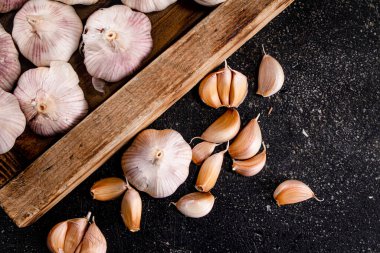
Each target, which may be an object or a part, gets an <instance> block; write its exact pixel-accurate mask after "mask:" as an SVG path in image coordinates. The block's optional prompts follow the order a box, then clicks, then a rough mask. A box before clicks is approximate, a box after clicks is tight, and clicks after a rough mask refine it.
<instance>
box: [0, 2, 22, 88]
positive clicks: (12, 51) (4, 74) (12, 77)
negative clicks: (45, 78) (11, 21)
mask: <svg viewBox="0 0 380 253" xmlns="http://www.w3.org/2000/svg"><path fill="white" fill-rule="evenodd" d="M0 6H1V3H0ZM0 48H1V50H0V88H1V89H3V90H5V91H11V90H12V88H13V84H14V83H15V81H16V80H17V78H18V77H19V76H20V74H21V65H20V61H19V60H18V51H17V49H16V47H15V44H14V43H13V39H12V36H11V35H10V34H9V33H7V32H6V31H5V30H4V28H3V26H2V25H1V24H0Z"/></svg>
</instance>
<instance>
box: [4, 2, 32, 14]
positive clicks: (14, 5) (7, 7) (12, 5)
mask: <svg viewBox="0 0 380 253" xmlns="http://www.w3.org/2000/svg"><path fill="white" fill-rule="evenodd" d="M26 1H28V0H1V1H0V13H7V12H10V11H12V10H16V9H18V8H21V6H22V5H23V4H24V3H25V2H26Z"/></svg>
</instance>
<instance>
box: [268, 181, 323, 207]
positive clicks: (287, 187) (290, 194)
mask: <svg viewBox="0 0 380 253" xmlns="http://www.w3.org/2000/svg"><path fill="white" fill-rule="evenodd" d="M273 198H274V199H275V200H276V202H277V205H279V206H283V205H288V204H295V203H299V202H302V201H305V200H308V199H310V198H315V199H316V200H318V201H322V200H319V199H318V198H317V197H316V196H315V194H314V192H313V191H312V190H311V189H310V187H309V186H307V185H306V184H305V183H303V182H301V181H298V180H286V181H284V182H282V183H281V184H280V185H279V186H277V188H276V190H275V191H274V193H273Z"/></svg>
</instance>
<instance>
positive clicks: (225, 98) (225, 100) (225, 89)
mask: <svg viewBox="0 0 380 253" xmlns="http://www.w3.org/2000/svg"><path fill="white" fill-rule="evenodd" d="M216 76H217V78H218V94H219V99H220V101H221V102H222V104H223V105H224V106H228V105H229V104H230V89H231V82H232V71H231V70H230V68H229V67H228V66H227V62H226V63H225V67H224V69H222V70H221V71H219V72H217V73H216Z"/></svg>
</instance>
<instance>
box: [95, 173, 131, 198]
mask: <svg viewBox="0 0 380 253" xmlns="http://www.w3.org/2000/svg"><path fill="white" fill-rule="evenodd" d="M126 190H127V183H126V182H125V181H124V180H122V179H120V178H117V177H109V178H105V179H102V180H99V181H98V182H96V183H95V184H94V185H93V186H92V187H91V195H92V196H93V197H94V199H96V200H100V201H108V200H113V199H116V198H117V197H119V196H120V195H121V194H123V193H124V192H125V191H126Z"/></svg>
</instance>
